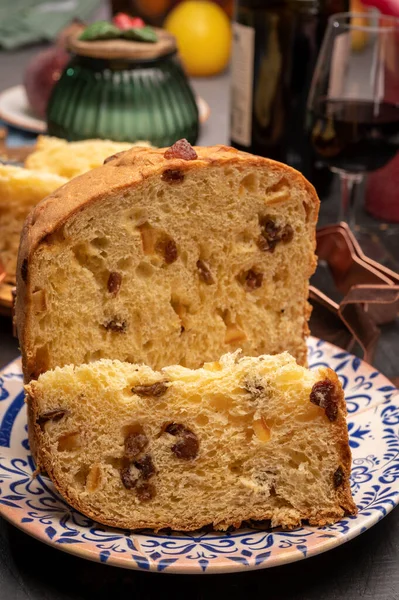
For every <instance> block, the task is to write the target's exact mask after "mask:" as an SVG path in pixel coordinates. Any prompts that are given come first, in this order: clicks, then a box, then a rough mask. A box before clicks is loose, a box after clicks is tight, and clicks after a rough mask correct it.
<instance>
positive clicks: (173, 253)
mask: <svg viewBox="0 0 399 600" xmlns="http://www.w3.org/2000/svg"><path fill="white" fill-rule="evenodd" d="M194 154H196V156H197V158H195V156H194V155H193V156H191V158H190V159H189V160H188V159H186V160H184V159H183V158H179V157H178V156H177V157H176V153H174V154H173V153H172V158H165V150H164V149H163V150H153V149H147V148H135V149H133V150H130V151H129V152H126V153H122V154H119V155H117V156H116V157H115V158H113V159H111V160H109V161H107V164H106V165H105V166H103V167H101V168H99V169H95V170H93V171H91V172H90V173H87V174H86V175H83V176H81V177H78V178H75V179H74V180H73V181H71V182H70V183H68V184H67V185H66V186H64V187H63V188H62V190H59V191H58V192H56V193H55V194H54V195H53V196H50V197H49V198H48V199H47V200H45V201H44V202H43V203H41V204H40V205H39V206H38V207H37V209H36V210H35V211H34V212H33V213H32V215H31V217H30V219H29V220H28V222H27V225H26V227H25V232H24V236H23V240H22V246H21V254H20V275H19V282H18V292H17V325H18V332H19V336H20V341H21V347H22V352H23V364H24V372H25V377H26V379H30V378H36V377H37V376H38V375H39V374H40V373H41V372H44V371H46V370H47V369H49V368H54V367H55V366H62V365H66V364H70V363H73V364H81V363H89V362H91V361H94V360H98V359H101V358H110V359H118V360H122V361H127V362H131V363H141V362H143V363H145V364H148V365H149V366H151V367H152V368H155V369H159V368H161V367H164V366H165V365H168V364H169V365H170V364H180V365H182V366H186V367H190V368H196V367H199V366H201V365H202V364H203V363H204V361H205V362H206V361H212V360H216V359H217V358H218V357H220V356H221V355H222V354H224V353H226V352H230V351H234V350H235V349H237V348H242V350H243V352H244V354H246V355H248V356H258V355H261V354H264V353H268V354H275V353H279V352H282V351H285V350H288V351H289V352H290V353H291V354H292V355H293V356H294V357H295V358H296V359H297V360H298V361H299V362H300V363H301V364H306V345H305V337H306V334H307V333H308V327H307V320H308V316H309V312H310V308H309V305H308V303H307V296H308V280H309V276H310V275H311V274H312V272H313V271H314V268H315V256H314V248H315V223H316V219H317V211H318V204H319V201H318V199H317V196H316V194H315V192H314V190H313V188H312V187H311V186H310V184H308V183H307V182H306V180H305V179H304V178H303V177H302V176H301V175H300V174H299V173H297V172H296V171H294V170H293V169H291V168H289V167H287V166H285V165H281V164H279V163H276V162H273V161H269V160H267V159H262V158H258V157H254V156H251V155H248V154H244V153H240V152H237V151H235V150H233V149H230V148H226V147H223V146H216V147H212V148H195V152H194ZM170 155H171V153H169V154H167V156H170Z"/></svg>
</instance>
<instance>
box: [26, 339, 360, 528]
mask: <svg viewBox="0 0 399 600" xmlns="http://www.w3.org/2000/svg"><path fill="white" fill-rule="evenodd" d="M26 390H27V393H28V403H29V407H30V410H31V412H32V414H33V419H34V423H35V425H34V427H35V434H34V435H35V437H36V442H37V447H38V465H39V467H40V468H42V469H44V470H45V471H46V472H47V473H48V474H49V476H50V477H51V479H52V480H53V482H54V484H55V485H56V487H57V489H58V490H59V492H60V493H61V494H62V495H63V496H64V498H65V499H66V500H67V501H68V502H69V503H70V504H71V505H72V506H73V507H75V508H76V509H78V510H80V511H81V512H83V513H84V514H85V515H88V516H89V517H91V518H93V519H95V520H97V521H100V522H101V523H105V524H107V525H111V526H116V527H123V528H129V529H135V528H141V527H150V528H153V529H161V528H164V527H172V528H173V529H178V530H192V529H196V528H199V527H202V526H204V525H208V524H212V525H213V526H214V527H215V528H217V529H226V528H227V527H229V526H231V525H233V526H235V527H239V526H240V524H241V522H242V521H246V520H249V519H256V520H264V519H270V520H271V523H272V526H277V525H281V526H283V527H288V528H291V527H295V526H297V525H299V524H300V523H301V522H302V521H304V520H306V521H308V522H309V523H310V524H312V525H325V524H327V523H333V522H334V521H336V520H338V519H340V518H341V517H342V516H343V515H344V514H346V513H349V514H354V513H355V512H356V507H355V505H354V503H353V500H352V497H351V491H350V484H349V474H350V465H351V454H350V450H349V445H348V434H347V427H346V420H345V414H346V406H345V400H344V396H343V391H342V388H341V385H340V383H339V381H338V378H337V376H336V375H335V373H334V372H333V371H330V370H329V369H319V370H316V371H308V370H307V369H305V368H303V367H301V366H299V365H298V364H297V363H296V362H295V360H294V359H293V358H292V357H291V356H290V355H289V354H288V353H283V354H280V355H276V356H261V357H259V358H249V357H245V358H240V357H239V352H238V351H237V352H236V353H235V354H226V355H224V356H223V357H222V358H221V359H220V361H219V362H214V363H207V364H205V365H204V367H203V368H201V369H198V370H196V371H194V370H190V369H187V368H185V367H181V366H169V367H165V368H163V369H162V370H161V371H158V372H155V371H153V370H152V369H150V368H149V367H147V366H145V365H131V364H129V363H121V362H119V361H110V360H101V361H98V362H95V363H92V364H90V365H80V366H77V367H73V366H67V367H64V368H62V369H61V368H56V369H55V370H53V371H48V372H47V373H45V374H44V375H42V376H40V377H39V379H38V380H37V381H32V382H31V384H30V385H28V386H27V387H26Z"/></svg>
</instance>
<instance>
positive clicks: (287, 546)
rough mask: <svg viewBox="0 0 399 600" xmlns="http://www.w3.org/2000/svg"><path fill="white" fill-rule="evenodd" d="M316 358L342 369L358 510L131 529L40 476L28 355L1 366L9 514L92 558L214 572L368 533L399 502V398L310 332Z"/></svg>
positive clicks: (3, 493)
mask: <svg viewBox="0 0 399 600" xmlns="http://www.w3.org/2000/svg"><path fill="white" fill-rule="evenodd" d="M308 346H309V364H310V365H311V367H317V366H325V367H330V368H331V369H334V370H335V371H336V373H337V374H338V376H339V378H340V380H341V382H342V385H343V387H344V390H345V396H346V399H347V405H348V413H349V416H348V430H349V439H350V446H351V449H352V454H353V469H352V476H351V484H352V491H353V494H354V497H355V501H356V504H357V506H358V508H359V513H358V515H357V516H355V517H348V518H344V519H342V520H341V521H340V522H339V523H336V524H335V525H332V526H328V527H321V528H315V527H301V528H299V529H296V530H295V531H282V530H268V529H262V528H261V527H256V528H253V529H248V528H247V529H240V530H237V531H234V532H207V531H196V532H192V533H187V534H183V533H176V532H171V533H170V534H166V533H159V534H157V533H154V532H152V531H144V532H143V531H142V532H129V531H122V530H118V529H112V528H109V527H105V526H103V525H100V524H98V523H95V522H94V521H92V520H91V519H89V518H87V517H85V516H83V515H82V514H80V513H79V512H77V511H75V510H74V509H72V508H71V507H70V506H69V505H68V504H67V503H66V502H65V501H64V500H63V499H62V498H61V497H60V496H59V494H58V493H57V492H56V490H55V488H54V486H53V484H52V483H51V481H50V480H49V479H48V478H47V477H44V476H39V477H36V478H33V477H32V474H33V472H34V469H35V466H34V463H33V460H32V457H31V455H30V452H29V445H28V440H27V426H26V413H25V409H24V399H23V398H24V397H23V390H22V375H21V365H20V360H19V359H18V360H16V361H14V362H13V363H11V364H10V365H9V366H8V367H6V369H4V370H3V371H2V372H1V373H0V514H1V515H2V516H4V517H5V518H6V519H8V520H9V521H10V522H12V523H13V524H14V525H16V526H17V527H19V528H21V529H23V530H24V531H25V532H26V533H28V534H30V535H33V536H34V537H36V538H38V539H40V540H42V541H45V542H47V543H49V544H51V545H53V546H55V547H58V548H60V549H62V550H65V551H67V552H71V553H73V554H76V555H78V556H81V557H83V558H89V559H91V560H97V561H99V562H103V563H108V564H112V565H116V566H120V567H125V568H130V569H142V570H147V571H158V572H162V571H167V572H177V573H203V572H207V573H211V572H219V573H221V572H228V571H242V570H248V569H257V568H266V567H272V566H276V565H281V564H284V563H288V562H293V561H296V560H300V559H303V558H306V557H308V556H313V555H315V554H319V553H320V552H325V551H326V550H329V549H331V548H334V547H335V546H338V545H340V544H342V543H344V542H346V541H348V540H350V539H352V538H354V537H355V536H357V535H359V534H360V533H363V531H366V530H367V529H369V528H370V527H372V526H373V525H374V524H375V523H377V522H378V521H379V520H381V519H382V518H383V517H384V516H385V515H386V514H387V513H388V512H390V511H391V510H392V509H393V508H394V507H395V506H396V505H397V504H398V503H399V397H398V396H397V395H396V392H397V390H396V388H395V387H394V386H392V385H391V383H390V382H389V381H388V380H387V379H386V378H385V377H384V376H383V375H381V373H379V372H378V371H376V370H375V369H373V368H372V367H371V366H370V365H367V364H366V363H364V362H363V361H361V360H360V359H359V358H356V357H355V356H352V355H351V354H349V353H347V352H344V351H342V350H340V349H339V348H337V347H335V346H332V345H331V344H328V343H327V342H323V341H321V340H317V339H316V338H310V339H309V342H308Z"/></svg>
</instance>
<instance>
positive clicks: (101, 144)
mask: <svg viewBox="0 0 399 600" xmlns="http://www.w3.org/2000/svg"><path fill="white" fill-rule="evenodd" d="M137 145H139V146H150V144H149V143H148V142H136V143H135V144H131V143H128V142H112V141H111V140H95V139H94V140H83V141H80V142H67V141H66V140H62V139H60V138H56V137H49V136H45V135H41V136H39V137H38V139H37V142H36V147H35V149H34V151H33V152H32V153H31V154H30V155H29V156H28V157H27V159H26V161H25V166H26V167H27V168H28V169H34V170H37V171H44V172H46V173H56V174H57V175H62V176H63V177H67V178H68V179H72V177H76V176H77V175H81V174H82V173H86V172H87V171H90V170H91V169H94V168H95V167H100V166H101V165H102V163H103V162H104V160H105V159H106V158H107V156H110V155H111V154H115V153H116V152H123V151H125V150H129V148H132V146H137Z"/></svg>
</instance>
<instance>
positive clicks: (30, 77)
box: [24, 46, 70, 119]
mask: <svg viewBox="0 0 399 600" xmlns="http://www.w3.org/2000/svg"><path fill="white" fill-rule="evenodd" d="M69 58H70V57H69V54H68V53H67V52H66V50H64V49H63V48H60V47H58V46H53V47H52V48H48V49H47V50H43V51H41V52H39V53H38V54H36V55H35V56H34V57H33V58H32V59H31V60H30V61H29V63H28V66H27V68H26V71H25V76H24V84H25V90H26V95H27V97H28V102H29V104H30V106H31V108H32V111H33V112H34V113H35V115H37V116H38V117H40V118H42V119H44V118H45V116H46V109H47V103H48V101H49V98H50V96H51V92H52V91H53V87H54V85H55V84H56V83H57V81H58V80H59V78H60V76H61V73H62V71H63V70H64V68H65V67H66V65H67V63H68V61H69Z"/></svg>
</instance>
